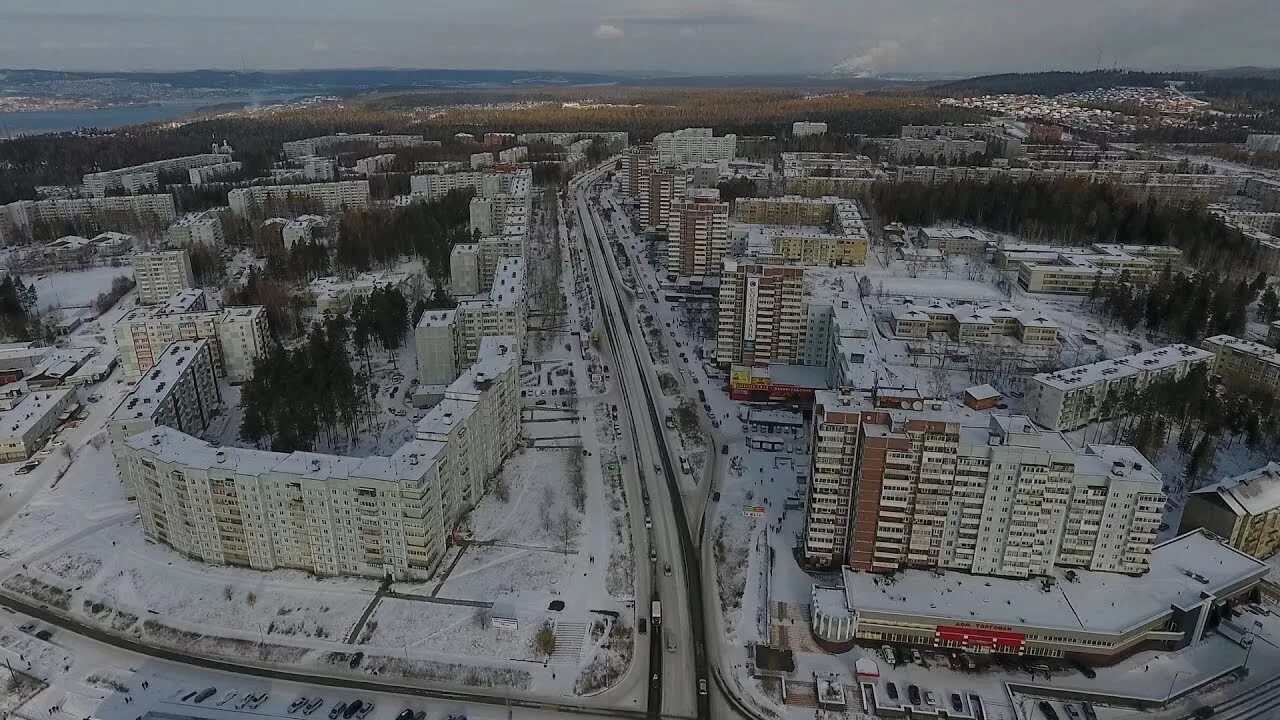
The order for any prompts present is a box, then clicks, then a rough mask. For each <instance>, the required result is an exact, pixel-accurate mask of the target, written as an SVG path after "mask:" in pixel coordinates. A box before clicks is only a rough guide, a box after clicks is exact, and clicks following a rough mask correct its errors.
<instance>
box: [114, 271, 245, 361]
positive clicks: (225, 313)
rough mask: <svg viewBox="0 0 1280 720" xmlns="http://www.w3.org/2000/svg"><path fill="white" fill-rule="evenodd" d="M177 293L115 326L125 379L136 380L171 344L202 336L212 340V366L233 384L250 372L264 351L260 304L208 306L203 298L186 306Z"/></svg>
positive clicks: (135, 312)
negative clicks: (229, 306) (193, 304)
mask: <svg viewBox="0 0 1280 720" xmlns="http://www.w3.org/2000/svg"><path fill="white" fill-rule="evenodd" d="M191 294H195V295H199V296H201V297H203V295H204V292H203V291H202V290H189V291H187V292H185V293H180V294H179V295H178V296H175V298H174V299H173V300H171V301H170V302H169V303H167V304H165V305H160V306H153V307H140V308H136V309H134V310H131V311H129V312H128V313H126V314H125V316H124V317H122V318H121V319H120V320H119V322H117V323H116V325H115V336H116V347H117V349H118V350H119V352H120V365H121V367H122V369H123V372H124V375H125V377H127V378H138V377H141V376H142V375H144V374H145V373H146V372H147V371H148V370H150V369H151V368H152V367H154V366H155V364H156V362H157V360H158V358H160V357H161V356H162V354H163V353H164V351H165V348H167V347H168V346H169V344H170V343H172V342H175V341H179V340H187V341H192V340H202V339H207V340H209V341H210V342H211V343H212V351H213V356H214V367H215V368H216V369H217V371H218V373H219V374H220V375H224V376H226V378H227V380H228V381H230V382H232V383H240V382H244V381H246V380H248V379H249V378H251V377H252V376H253V363H254V361H255V360H257V359H258V358H259V357H262V356H263V355H265V354H266V352H267V349H268V328H267V313H266V309H265V308H263V307H262V306H259V305H254V306H248V307H231V308H227V309H225V310H209V309H207V306H206V304H205V303H204V302H200V303H199V304H198V306H189V305H187V304H185V303H182V302H181V299H182V298H183V296H187V295H191Z"/></svg>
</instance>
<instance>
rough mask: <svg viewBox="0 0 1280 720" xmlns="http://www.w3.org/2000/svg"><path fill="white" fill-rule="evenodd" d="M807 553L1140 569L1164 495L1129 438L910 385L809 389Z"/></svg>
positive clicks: (818, 558)
mask: <svg viewBox="0 0 1280 720" xmlns="http://www.w3.org/2000/svg"><path fill="white" fill-rule="evenodd" d="M813 427H814V435H813V440H812V448H811V450H812V460H811V467H810V470H811V477H810V482H809V498H808V506H807V508H808V509H807V515H806V518H805V531H804V553H805V557H806V558H807V559H808V560H809V561H810V562H811V563H814V564H815V565H822V566H836V565H843V564H847V565H848V566H849V567H851V568H853V569H855V570H869V571H876V572H889V571H894V570H898V569H901V568H906V567H925V568H930V567H937V568H948V569H955V570H963V571H965V572H970V573H974V574H981V575H1001V576H1007V577H1028V576H1033V575H1047V574H1049V573H1050V571H1051V570H1052V568H1054V567H1055V566H1064V567H1079V568H1087V569H1089V570H1097V571H1106V572H1121V573H1126V574H1131V575H1137V574H1141V573H1144V572H1146V570H1147V569H1148V563H1149V558H1150V554H1151V548H1152V547H1153V546H1154V544H1155V537H1156V529H1157V526H1159V524H1160V517H1161V512H1162V511H1163V508H1164V501H1165V498H1164V493H1163V490H1162V483H1161V479H1160V473H1159V472H1158V471H1156V470H1155V468H1154V467H1153V466H1152V465H1151V463H1150V462H1148V461H1147V460H1146V458H1144V457H1143V456H1142V455H1141V454H1140V453H1138V451H1137V450H1135V449H1133V448H1131V447H1127V446H1114V445H1088V446H1086V447H1085V448H1084V449H1077V448H1075V447H1073V446H1072V445H1071V444H1070V443H1069V442H1068V441H1067V440H1066V438H1064V437H1063V436H1062V435H1061V434H1060V433H1056V432H1044V431H1041V430H1038V429H1037V428H1036V427H1035V426H1034V425H1032V423H1031V421H1030V420H1029V419H1028V418H1026V417H1024V416H1003V415H993V416H987V415H983V414H979V415H974V414H971V413H967V412H960V411H959V410H958V409H956V408H953V407H951V406H949V405H947V404H945V403H941V402H938V401H931V400H925V399H922V398H921V397H920V395H919V393H918V392H917V391H914V390H911V389H899V390H889V389H884V388H879V389H876V390H873V391H871V392H867V393H861V392H859V393H840V394H838V393H833V392H829V391H821V392H819V393H817V397H816V400H815V405H814V416H813Z"/></svg>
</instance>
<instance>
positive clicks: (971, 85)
mask: <svg viewBox="0 0 1280 720" xmlns="http://www.w3.org/2000/svg"><path fill="white" fill-rule="evenodd" d="M1198 77H1199V76H1198V75H1196V74H1195V73H1172V72H1162V73H1154V72H1138V71H1131V70H1088V71H1085V72H1066V71H1052V72H1035V73H1002V74H1000V75H982V76H979V77H972V78H966V79H964V80H954V81H952V82H948V83H942V84H939V85H934V86H933V89H934V90H937V91H941V92H945V93H950V92H957V93H959V92H978V93H984V94H992V95H996V94H1001V93H1020V94H1035V95H1058V94H1060V93H1069V92H1081V91H1084V90H1095V89H1097V88H1111V87H1127V86H1139V87H1152V86H1159V85H1163V84H1164V82H1165V81H1166V80H1188V81H1189V80H1194V79H1196V78H1198Z"/></svg>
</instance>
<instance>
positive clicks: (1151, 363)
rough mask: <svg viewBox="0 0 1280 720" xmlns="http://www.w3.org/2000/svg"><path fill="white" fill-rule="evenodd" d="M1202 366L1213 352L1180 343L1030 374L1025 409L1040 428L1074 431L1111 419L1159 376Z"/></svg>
mask: <svg viewBox="0 0 1280 720" xmlns="http://www.w3.org/2000/svg"><path fill="white" fill-rule="evenodd" d="M1210 339H1212V338H1210ZM1206 342H1207V341H1206ZM1206 347H1207V346H1206ZM1199 366H1205V367H1208V368H1210V369H1212V368H1213V367H1214V354H1213V353H1212V352H1210V351H1209V350H1202V349H1200V348H1197V347H1193V346H1191V345H1181V344H1179V345H1170V346H1168V347H1163V348H1157V349H1155V350H1147V351H1146V352H1140V353H1138V354H1136V355H1127V356H1125V357H1121V358H1114V359H1111V360H1103V361H1101V362H1096V363H1092V364H1089V365H1080V366H1078V367H1073V368H1065V369H1063V370H1055V371H1054V372H1051V373H1038V374H1036V375H1032V376H1031V377H1030V378H1028V379H1027V390H1026V397H1024V398H1023V412H1025V413H1026V414H1027V416H1029V417H1030V418H1031V419H1032V420H1034V421H1035V422H1036V423H1037V424H1039V425H1040V426H1041V427H1046V428H1049V429H1051V430H1075V429H1076V428H1080V427H1084V426H1085V425H1088V424H1089V423H1091V422H1094V421H1096V420H1109V419H1110V418H1111V417H1113V415H1114V413H1115V412H1116V411H1117V407H1116V406H1117V402H1118V400H1120V399H1121V398H1125V397H1127V396H1130V395H1132V394H1133V393H1137V392H1141V391H1142V390H1143V389H1145V388H1146V387H1147V386H1148V385H1150V384H1151V383H1153V382H1155V381H1156V380H1160V379H1174V380H1177V379H1180V378H1183V377H1185V376H1186V375H1187V373H1189V372H1191V370H1192V369H1193V368H1195V367H1199Z"/></svg>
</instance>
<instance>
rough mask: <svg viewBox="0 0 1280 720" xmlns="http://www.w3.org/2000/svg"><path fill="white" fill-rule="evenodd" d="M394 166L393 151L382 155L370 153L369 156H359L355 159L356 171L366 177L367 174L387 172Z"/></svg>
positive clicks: (394, 157)
mask: <svg viewBox="0 0 1280 720" xmlns="http://www.w3.org/2000/svg"><path fill="white" fill-rule="evenodd" d="M395 166H396V155H395V153H384V154H382V155H372V156H370V157H366V158H360V159H359V160H357V161H356V172H357V173H359V174H360V175H364V176H366V177H367V176H369V175H377V174H378V173H384V172H389V171H390V170H391V169H392V168H394V167H395Z"/></svg>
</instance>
